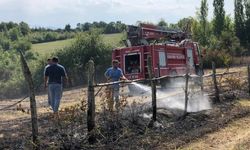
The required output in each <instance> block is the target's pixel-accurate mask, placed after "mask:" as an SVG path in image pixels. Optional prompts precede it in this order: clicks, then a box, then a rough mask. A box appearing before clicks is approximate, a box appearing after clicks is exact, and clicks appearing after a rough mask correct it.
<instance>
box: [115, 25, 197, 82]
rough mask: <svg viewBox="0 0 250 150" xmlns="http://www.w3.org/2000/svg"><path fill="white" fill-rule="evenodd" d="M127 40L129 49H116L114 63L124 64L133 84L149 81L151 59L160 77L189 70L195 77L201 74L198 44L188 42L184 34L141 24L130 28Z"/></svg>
mask: <svg viewBox="0 0 250 150" xmlns="http://www.w3.org/2000/svg"><path fill="white" fill-rule="evenodd" d="M127 36H128V39H127V40H126V46H127V47H124V48H116V49H114V50H113V52H112V59H117V60H119V61H120V67H121V68H122V70H123V72H124V75H125V76H126V77H127V78H128V79H130V80H132V79H140V78H148V66H147V60H148V57H149V56H151V58H152V59H151V60H152V62H151V63H152V68H153V73H154V75H155V76H156V77H160V76H164V75H180V74H184V73H186V68H187V67H189V70H190V71H191V73H197V72H198V70H199V57H198V56H199V47H198V43H196V42H192V41H191V40H188V39H186V37H187V35H186V34H185V33H183V32H181V31H170V30H166V29H164V28H161V27H158V26H154V25H148V24H140V25H139V26H128V31H127Z"/></svg>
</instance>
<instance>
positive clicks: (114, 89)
mask: <svg viewBox="0 0 250 150" xmlns="http://www.w3.org/2000/svg"><path fill="white" fill-rule="evenodd" d="M118 66H119V61H118V60H113V61H112V67H110V68H108V69H107V70H106V72H105V73H104V75H105V77H106V78H107V81H108V82H115V81H119V80H127V78H126V77H125V76H124V75H123V73H122V70H121V68H119V67H118ZM119 89H120V85H119V83H115V84H113V85H110V86H109V87H108V88H107V92H106V93H107V98H108V108H109V110H110V111H112V110H113V105H114V102H115V108H116V110H119V106H120V103H119Z"/></svg>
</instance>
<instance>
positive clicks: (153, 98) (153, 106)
mask: <svg viewBox="0 0 250 150" xmlns="http://www.w3.org/2000/svg"><path fill="white" fill-rule="evenodd" d="M147 61H148V64H147V65H148V74H149V79H150V82H151V89H152V108H153V117H152V120H153V122H155V121H156V107H157V106H156V80H152V79H153V77H154V74H153V70H152V59H151V57H148V60H147Z"/></svg>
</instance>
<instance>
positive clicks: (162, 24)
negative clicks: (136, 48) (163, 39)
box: [157, 18, 168, 27]
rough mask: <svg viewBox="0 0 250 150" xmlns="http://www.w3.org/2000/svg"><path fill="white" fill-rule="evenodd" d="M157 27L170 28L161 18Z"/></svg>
mask: <svg viewBox="0 0 250 150" xmlns="http://www.w3.org/2000/svg"><path fill="white" fill-rule="evenodd" d="M157 25H158V26H161V27H168V24H167V22H166V21H165V20H164V19H163V18H161V20H160V21H159V22H158V24H157Z"/></svg>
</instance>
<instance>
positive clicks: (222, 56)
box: [203, 50, 232, 68]
mask: <svg viewBox="0 0 250 150" xmlns="http://www.w3.org/2000/svg"><path fill="white" fill-rule="evenodd" d="M212 61H214V62H215V64H216V67H228V66H229V65H230V64H231V63H232V56H231V55H230V54H228V53H226V52H225V51H219V50H214V51H212V50H210V51H208V52H207V53H206V55H205V56H204V57H203V65H204V68H211V67H212Z"/></svg>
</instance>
